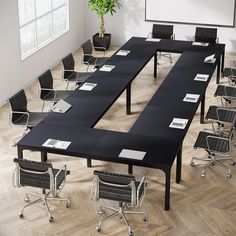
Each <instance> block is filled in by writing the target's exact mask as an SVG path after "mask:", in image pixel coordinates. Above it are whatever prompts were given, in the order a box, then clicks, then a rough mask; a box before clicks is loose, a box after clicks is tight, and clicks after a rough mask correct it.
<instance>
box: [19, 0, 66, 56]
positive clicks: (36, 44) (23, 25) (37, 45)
mask: <svg viewBox="0 0 236 236" xmlns="http://www.w3.org/2000/svg"><path fill="white" fill-rule="evenodd" d="M19 1H20V0H18V1H17V2H18V26H19V38H20V39H19V40H20V49H21V47H22V46H21V36H20V31H21V29H22V28H23V27H26V26H28V25H29V24H31V23H33V22H35V32H34V34H35V38H36V41H35V45H34V48H33V49H32V50H30V51H29V52H27V53H25V54H22V50H20V54H21V60H24V59H26V58H27V57H29V56H31V55H32V54H34V53H36V52H37V51H39V50H40V49H41V48H43V47H45V46H46V45H48V44H50V43H51V42H53V41H54V40H56V39H57V38H59V37H61V36H62V35H64V34H65V33H67V32H68V31H69V25H70V24H69V0H65V4H63V5H61V6H59V7H56V8H54V9H52V0H51V10H50V11H49V12H47V13H45V14H43V15H41V16H39V17H37V16H36V3H35V2H36V1H37V0H34V11H35V18H34V19H32V20H31V21H28V22H27V23H25V24H22V25H20V7H19ZM38 1H40V0H38ZM61 7H66V8H67V9H66V28H65V30H63V31H61V32H60V33H58V34H56V35H55V33H54V32H53V12H54V11H56V10H58V9H60V8H61ZM46 15H51V32H52V35H51V37H50V38H48V40H46V41H45V42H44V43H41V44H39V43H38V38H37V23H36V22H37V20H38V19H40V18H43V17H44V16H46Z"/></svg>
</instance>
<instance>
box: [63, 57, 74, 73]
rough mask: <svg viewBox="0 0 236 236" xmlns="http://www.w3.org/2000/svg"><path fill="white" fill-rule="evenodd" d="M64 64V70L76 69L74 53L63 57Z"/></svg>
mask: <svg viewBox="0 0 236 236" xmlns="http://www.w3.org/2000/svg"><path fill="white" fill-rule="evenodd" d="M62 64H63V67H64V70H74V68H75V61H74V58H73V55H72V53H70V54H68V55H67V56H66V57H64V58H63V59H62Z"/></svg>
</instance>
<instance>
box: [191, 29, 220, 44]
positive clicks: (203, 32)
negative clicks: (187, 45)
mask: <svg viewBox="0 0 236 236" xmlns="http://www.w3.org/2000/svg"><path fill="white" fill-rule="evenodd" d="M194 37H195V42H203V43H217V42H219V40H218V38H217V28H205V27H196V30H195V36H194Z"/></svg>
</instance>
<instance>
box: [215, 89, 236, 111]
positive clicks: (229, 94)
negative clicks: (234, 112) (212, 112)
mask: <svg viewBox="0 0 236 236" xmlns="http://www.w3.org/2000/svg"><path fill="white" fill-rule="evenodd" d="M214 96H215V97H221V103H222V106H225V107H231V104H232V102H233V101H235V100H236V87H235V86H225V85H218V86H217V89H216V91H215V94H214Z"/></svg>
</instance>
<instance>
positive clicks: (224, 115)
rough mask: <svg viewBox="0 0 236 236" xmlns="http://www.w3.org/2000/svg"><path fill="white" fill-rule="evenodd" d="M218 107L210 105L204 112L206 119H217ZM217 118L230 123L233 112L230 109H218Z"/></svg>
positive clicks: (232, 118)
mask: <svg viewBox="0 0 236 236" xmlns="http://www.w3.org/2000/svg"><path fill="white" fill-rule="evenodd" d="M218 108H220V107H217V106H210V107H209V110H208V112H207V114H206V119H212V120H218V117H217V112H216V110H217V109H218ZM218 115H219V120H220V121H222V122H224V123H232V122H233V120H234V117H235V112H234V111H232V110H230V109H229V110H226V109H224V110H218Z"/></svg>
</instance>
